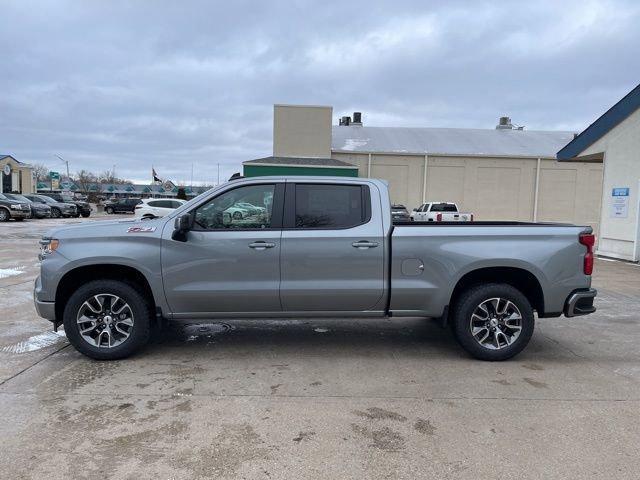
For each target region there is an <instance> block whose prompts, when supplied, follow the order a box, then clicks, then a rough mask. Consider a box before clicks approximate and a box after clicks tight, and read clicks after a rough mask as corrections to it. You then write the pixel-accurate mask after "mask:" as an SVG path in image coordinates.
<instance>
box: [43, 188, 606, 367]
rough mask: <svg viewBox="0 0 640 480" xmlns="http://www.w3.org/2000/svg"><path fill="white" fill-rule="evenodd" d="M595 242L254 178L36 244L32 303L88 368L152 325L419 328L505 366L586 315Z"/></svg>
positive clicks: (128, 349)
mask: <svg viewBox="0 0 640 480" xmlns="http://www.w3.org/2000/svg"><path fill="white" fill-rule="evenodd" d="M594 242H595V238H594V236H593V235H592V232H591V228H590V227H586V226H575V225H568V224H540V223H520V222H463V223H462V222H461V223H458V222H424V223H423V222H395V223H394V222H393V221H392V214H391V202H390V199H389V192H388V190H387V185H386V184H385V183H384V182H382V181H379V180H372V179H361V178H338V177H336V178H332V177H256V178H248V179H242V180H237V181H233V182H229V183H226V184H223V185H220V186H218V187H216V188H214V189H212V190H210V191H209V192H207V193H205V194H203V195H200V196H199V197H196V198H194V199H193V200H191V201H189V202H187V203H186V204H184V205H183V206H181V207H180V208H178V209H176V210H175V211H173V212H171V213H170V214H168V215H167V216H166V217H163V218H159V219H154V220H148V221H138V222H133V221H116V222H92V223H91V225H82V224H81V225H77V226H73V227H67V228H60V229H56V230H54V231H52V232H49V233H47V234H46V235H45V237H44V238H43V239H42V242H41V243H42V253H41V258H42V263H41V274H40V276H39V277H38V279H37V280H36V284H35V289H34V300H35V304H36V309H37V310H38V313H39V314H40V315H41V316H42V317H44V318H46V319H48V320H51V321H52V322H53V324H54V328H57V327H58V326H59V325H61V324H64V326H65V331H66V333H67V337H68V338H69V340H70V342H71V343H72V344H73V345H74V346H75V347H76V348H77V349H78V350H79V351H81V352H82V353H84V354H86V355H89V356H91V357H93V358H99V359H115V358H123V357H125V356H127V355H130V354H131V353H133V352H134V351H136V350H138V349H140V348H141V347H142V346H143V345H144V344H145V343H146V342H147V340H148V337H149V332H150V330H151V328H152V326H154V325H155V326H157V325H162V324H163V322H164V321H183V322H190V321H193V320H194V319H198V321H202V320H203V319H215V318H221V317H226V318H229V317H244V318H247V317H251V318H264V317H294V318H300V317H322V316H332V317H336V316H361V317H367V316H375V317H380V316H389V317H396V316H421V317H435V318H440V319H441V320H442V322H443V323H447V322H449V323H451V325H452V327H453V329H454V332H455V336H456V338H457V339H458V341H459V342H460V344H461V345H462V346H463V347H464V348H465V349H466V350H467V351H468V352H469V353H471V354H472V355H473V356H475V357H477V358H481V359H485V360H504V359H507V358H510V357H512V356H513V355H516V354H517V353H518V352H520V351H521V350H522V349H523V348H524V347H525V346H526V344H527V342H528V341H529V338H530V337H531V335H532V333H533V328H534V323H535V318H534V312H536V313H537V315H538V316H539V317H552V316H559V315H561V314H562V313H564V314H565V315H566V316H574V315H584V314H588V313H591V312H593V311H595V308H594V307H593V299H594V297H595V296H596V292H595V290H593V289H591V288H590V287H591V270H592V268H593V245H594ZM154 328H155V327H154Z"/></svg>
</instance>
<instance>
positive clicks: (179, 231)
mask: <svg viewBox="0 0 640 480" xmlns="http://www.w3.org/2000/svg"><path fill="white" fill-rule="evenodd" d="M192 226H193V217H192V216H191V215H189V214H188V213H187V214H185V215H180V216H179V217H177V218H176V219H175V221H174V223H173V227H174V229H173V234H172V235H171V238H172V239H174V240H178V241H180V242H186V241H187V235H186V233H187V232H188V231H189V230H191V227H192Z"/></svg>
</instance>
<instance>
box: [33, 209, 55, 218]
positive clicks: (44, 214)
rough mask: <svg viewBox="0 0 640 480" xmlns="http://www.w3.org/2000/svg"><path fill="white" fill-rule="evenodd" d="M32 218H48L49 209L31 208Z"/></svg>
mask: <svg viewBox="0 0 640 480" xmlns="http://www.w3.org/2000/svg"><path fill="white" fill-rule="evenodd" d="M31 212H32V215H31V216H32V217H33V218H50V217H51V210H33V209H32V210H31Z"/></svg>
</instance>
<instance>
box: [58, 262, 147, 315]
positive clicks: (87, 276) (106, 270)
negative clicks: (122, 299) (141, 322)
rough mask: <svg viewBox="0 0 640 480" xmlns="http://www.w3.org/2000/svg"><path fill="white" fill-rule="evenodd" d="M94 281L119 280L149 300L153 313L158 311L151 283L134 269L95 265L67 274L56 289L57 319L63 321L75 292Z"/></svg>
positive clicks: (121, 266) (126, 266) (77, 268)
mask: <svg viewBox="0 0 640 480" xmlns="http://www.w3.org/2000/svg"><path fill="white" fill-rule="evenodd" d="M92 280H118V281H121V282H126V283H128V284H129V285H131V286H132V287H134V288H136V289H137V290H139V291H140V292H141V293H142V294H143V295H144V296H145V298H147V299H148V301H149V304H150V306H151V310H152V311H154V312H155V311H156V310H157V308H156V305H157V304H156V301H155V297H154V296H153V290H152V289H151V285H150V284H149V281H148V280H147V278H146V277H145V276H144V274H143V273H142V272H140V271H139V270H137V269H136V268H134V267H131V266H128V265H121V264H94V265H84V266H79V267H76V268H74V269H72V270H69V271H68V272H66V273H65V274H64V275H63V276H62V278H61V279H60V281H59V282H58V287H57V289H56V298H55V308H56V312H55V314H56V318H57V319H62V316H63V313H64V308H65V306H66V304H67V301H68V300H69V297H70V296H71V295H72V294H73V292H74V291H75V290H76V289H77V288H78V287H79V286H81V285H83V284H85V283H87V282H90V281H92Z"/></svg>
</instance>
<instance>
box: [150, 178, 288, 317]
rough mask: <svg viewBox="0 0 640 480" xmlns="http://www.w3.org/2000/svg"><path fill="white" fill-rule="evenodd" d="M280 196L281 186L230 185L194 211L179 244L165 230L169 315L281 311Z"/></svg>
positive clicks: (163, 259) (165, 264)
mask: <svg viewBox="0 0 640 480" xmlns="http://www.w3.org/2000/svg"><path fill="white" fill-rule="evenodd" d="M283 194H284V184H275V183H268V184H251V185H244V186H240V187H236V188H233V187H232V188H230V189H228V190H225V191H224V192H222V193H220V194H219V195H217V196H216V197H214V198H212V199H211V200H209V201H208V202H206V203H204V204H201V205H200V206H198V207H196V209H195V211H193V214H194V226H193V229H192V230H191V231H189V232H187V234H186V238H184V239H183V240H184V241H181V240H173V239H172V238H171V236H172V228H170V227H171V226H170V225H167V227H165V231H164V232H163V248H162V276H163V279H164V288H165V294H166V297H167V302H168V303H169V306H170V307H171V310H172V312H173V313H174V314H189V313H195V314H206V313H215V312H234V313H243V312H247V313H251V312H277V311H280V310H281V307H280V299H279V295H278V293H279V292H278V289H279V286H280V234H281V224H282V201H283ZM239 204H242V206H240V205H239ZM248 205H251V208H249V206H248ZM201 316H202V315H201Z"/></svg>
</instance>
